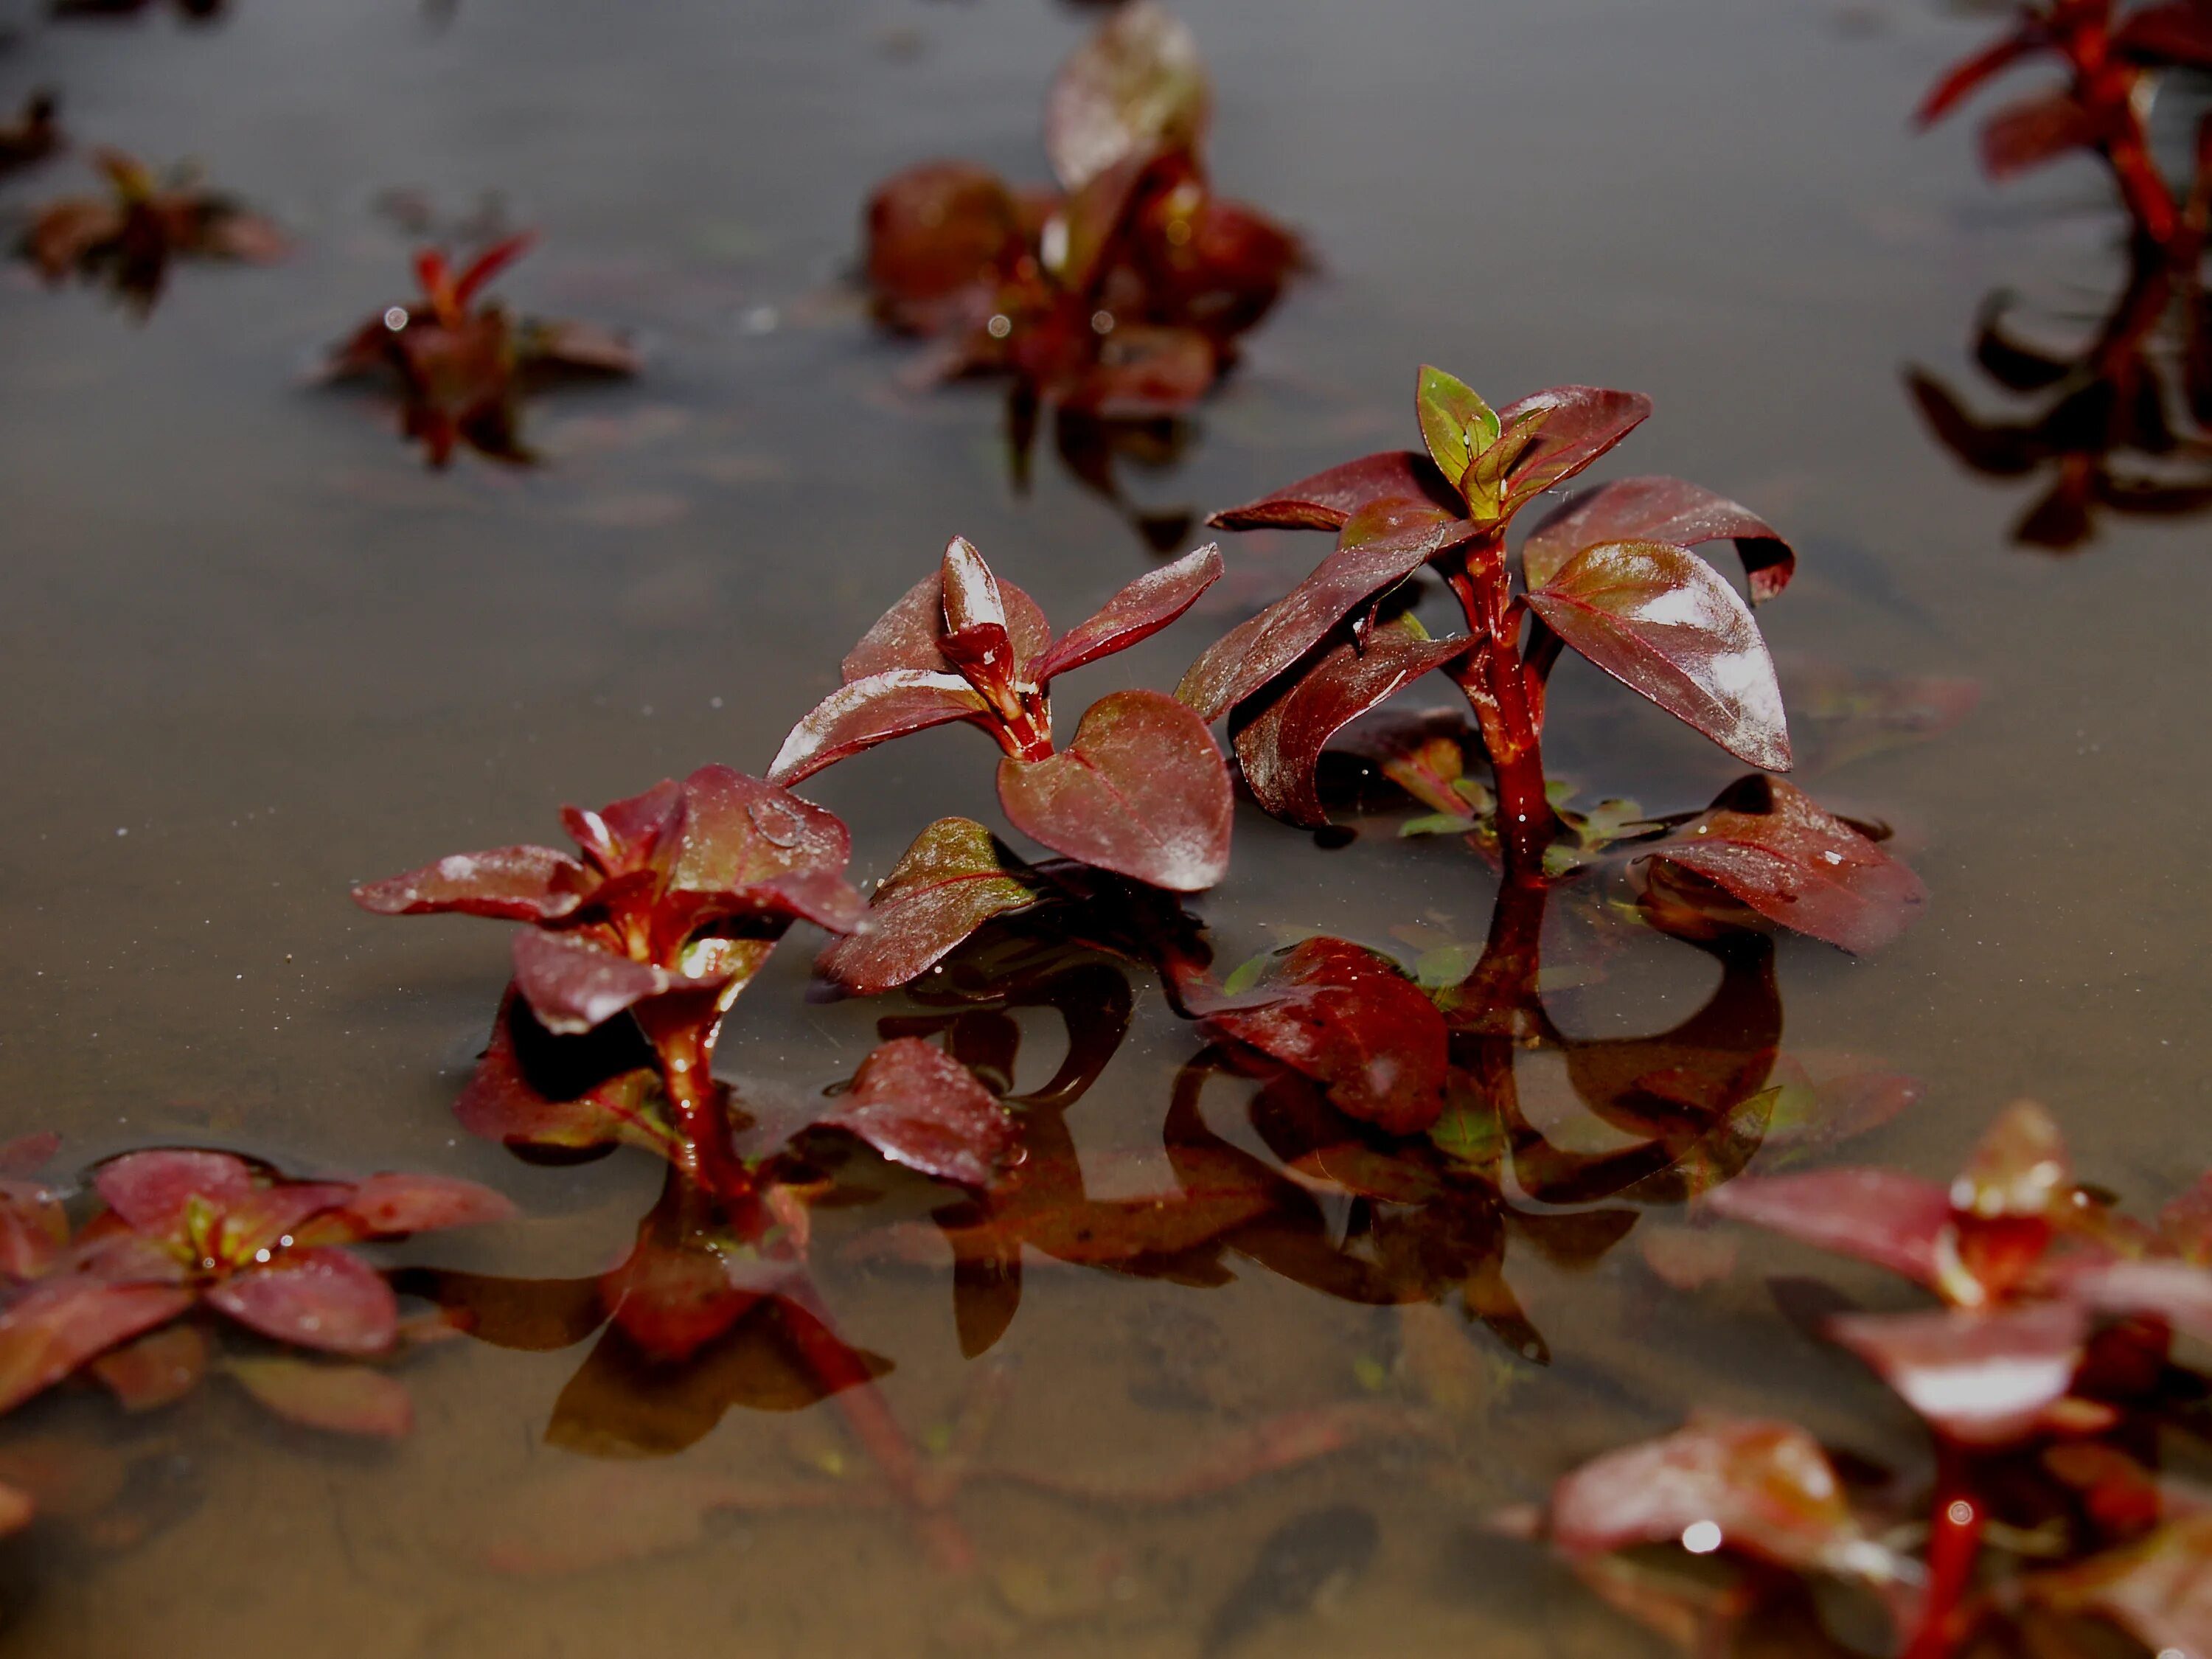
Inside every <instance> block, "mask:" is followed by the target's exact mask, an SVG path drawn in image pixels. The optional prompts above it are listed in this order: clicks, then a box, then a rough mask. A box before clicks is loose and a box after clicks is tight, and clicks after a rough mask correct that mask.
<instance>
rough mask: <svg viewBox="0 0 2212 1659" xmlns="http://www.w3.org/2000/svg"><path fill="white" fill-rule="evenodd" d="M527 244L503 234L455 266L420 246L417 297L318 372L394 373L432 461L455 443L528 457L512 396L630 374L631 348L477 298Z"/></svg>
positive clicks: (409, 420) (499, 455)
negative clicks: (561, 382) (549, 384)
mask: <svg viewBox="0 0 2212 1659" xmlns="http://www.w3.org/2000/svg"><path fill="white" fill-rule="evenodd" d="M530 242H531V238H530V237H529V236H527V235H522V236H511V237H508V238H507V240H504V241H501V242H497V243H495V244H494V245H493V246H490V247H489V248H487V249H485V250H484V251H483V252H482V253H479V254H478V255H477V257H476V258H474V259H472V260H471V261H470V262H469V263H468V264H466V265H465V266H464V267H462V269H461V270H459V271H454V270H452V269H451V268H450V267H449V266H448V265H447V262H446V256H445V255H444V254H443V253H442V252H439V251H438V250H437V249H435V248H425V249H424V250H423V251H422V252H420V253H418V254H416V256H415V273H416V280H417V282H418V283H420V285H421V288H422V294H421V296H420V297H419V298H417V299H416V300H415V301H411V302H410V303H409V304H407V305H404V306H392V307H389V308H387V309H386V310H385V311H383V312H380V313H378V314H377V315H376V316H374V317H372V318H370V319H368V321H367V322H365V323H363V324H362V325H361V327H360V328H359V329H358V330H356V331H355V332H354V334H353V336H352V337H350V338H349V339H348V340H347V341H345V342H344V343H343V344H342V345H339V346H338V347H337V348H336V349H334V350H333V351H332V352H331V356H330V359H329V361H328V362H326V363H325V365H324V368H323V374H324V377H325V379H326V380H333V381H336V380H356V379H359V378H361V377H363V376H366V375H371V374H387V373H388V374H390V375H391V376H392V378H394V379H395V380H398V383H399V389H400V394H401V397H402V398H403V399H404V404H403V408H404V427H405V431H406V434H407V435H408V436H409V437H410V438H417V439H420V440H421V441H422V446H423V448H424V450H425V452H426V453H427V454H428V457H429V461H430V465H433V466H443V465H446V464H447V462H448V461H449V460H451V459H453V449H454V447H455V445H457V444H460V443H466V444H467V445H469V447H471V448H473V449H475V450H476V451H477V453H480V454H483V455H487V456H489V457H490V458H491V459H494V460H500V461H517V462H523V461H528V460H530V459H532V456H531V453H530V452H529V450H528V449H526V448H525V447H523V443H522V438H521V431H520V427H521V418H522V414H521V402H522V398H523V394H524V393H525V392H526V391H528V390H529V389H530V388H531V387H532V386H533V385H536V384H542V383H544V382H546V381H549V380H558V379H561V378H563V377H574V376H578V375H583V376H594V377H604V376H608V375H629V374H635V373H636V372H637V356H636V354H635V352H634V351H632V350H631V349H630V348H629V343H628V342H626V341H624V340H623V339H622V338H621V337H618V336H617V335H613V334H610V333H607V332H606V331H604V330H601V329H598V328H594V327H592V325H589V324H587V323H577V322H568V321H565V320H546V319H539V318H524V319H520V320H517V319H513V318H512V317H510V316H509V315H508V314H507V309H506V307H503V306H501V305H499V304H497V303H496V302H491V303H486V304H483V305H479V304H477V295H478V293H479V292H480V291H481V290H482V289H483V286H484V284H485V283H489V281H490V280H491V279H492V278H493V277H494V276H497V275H498V274H499V273H500V272H501V270H505V269H506V268H507V266H508V265H509V264H513V262H514V261H515V260H516V259H517V258H520V257H521V255H522V254H523V252H525V251H526V250H527V249H528V247H529V246H530Z"/></svg>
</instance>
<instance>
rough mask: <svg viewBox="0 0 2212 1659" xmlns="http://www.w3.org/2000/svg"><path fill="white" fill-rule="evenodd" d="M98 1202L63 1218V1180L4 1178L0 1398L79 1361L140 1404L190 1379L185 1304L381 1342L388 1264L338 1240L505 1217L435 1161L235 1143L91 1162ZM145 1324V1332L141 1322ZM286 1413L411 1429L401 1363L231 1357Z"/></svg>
mask: <svg viewBox="0 0 2212 1659" xmlns="http://www.w3.org/2000/svg"><path fill="white" fill-rule="evenodd" d="M92 1187H93V1191H94V1194H95V1195H96V1196H97V1197H98V1199H99V1200H100V1204H101V1206H103V1207H101V1208H100V1211H99V1212H97V1213H96V1214H94V1215H93V1216H92V1217H91V1218H88V1220H87V1221H86V1222H85V1223H84V1225H82V1227H81V1228H78V1229H76V1231H75V1232H74V1234H72V1232H71V1231H70V1225H69V1218H68V1212H67V1208H66V1206H65V1202H64V1198H65V1195H64V1194H63V1193H62V1192H61V1191H60V1190H58V1189H57V1188H52V1187H48V1186H46V1185H44V1184H41V1183H34V1182H25V1181H22V1180H21V1179H14V1180H11V1181H10V1182H9V1183H8V1184H7V1186H6V1188H5V1189H4V1190H0V1222H4V1225H0V1240H4V1243H5V1245H6V1249H5V1252H4V1255H5V1259H4V1261H0V1273H4V1276H5V1278H6V1279H9V1280H11V1281H13V1282H12V1285H11V1287H10V1288H9V1289H8V1290H7V1291H5V1292H4V1295H0V1412H4V1411H9V1410H12V1409H13V1408H15V1407H17V1406H20V1405H21V1404H22V1403H23V1402H24V1401H27V1400H28V1399H30V1398H31V1397H32V1396H33V1395H37V1394H40V1393H41V1392H43V1391H44V1390H45V1389H48V1388H51V1387H52V1386H53V1385H54V1384H55V1383H59V1382H60V1381H62V1380H63V1379H64V1378H65V1377H68V1376H72V1375H74V1374H75V1373H76V1372H78V1371H80V1370H87V1369H89V1370H92V1371H93V1373H94V1375H96V1376H98V1377H99V1379H100V1381H101V1382H102V1383H106V1385H107V1386H108V1387H109V1388H110V1389H112V1390H113V1391H114V1392H115V1394H116V1395H118V1397H119V1398H120V1399H122V1400H123V1401H124V1402H125V1404H126V1405H128V1406H131V1407H133V1408H134V1409H143V1408H145V1407H149V1406H153V1405H158V1404H163V1403H166V1402H167V1401H169V1400H171V1399H173V1398H175V1397H177V1396H178V1395H180V1394H182V1393H184V1392H185V1391H187V1390H189V1389H191V1387H192V1386H193V1384H194V1383H197V1380H198V1378H199V1376H201V1374H202V1373H203V1372H204V1370H207V1369H208V1367H209V1364H210V1360H209V1357H208V1350H207V1346H206V1342H205V1340H204V1337H203V1336H202V1334H201V1333H200V1332H199V1331H198V1329H197V1328H194V1327H191V1326H179V1325H177V1324H175V1323H174V1322H175V1321H177V1320H178V1319H179V1317H180V1316H183V1315H185V1314H187V1313H190V1312H191V1311H192V1310H195V1309H202V1310H206V1311H207V1312H209V1313H211V1314H216V1315H220V1316H222V1318H223V1319H224V1320H226V1321H228V1322H230V1323H232V1324H234V1325H236V1326H240V1327H243V1328H246V1329H247V1330H250V1331H252V1332H253V1333H255V1334H258V1335H260V1336H262V1337H265V1338H268V1339H270V1340H272V1341H275V1342H277V1343H281V1344H283V1345H285V1346H288V1347H292V1348H304V1349H307V1350H311V1351H313V1352H318V1353H321V1354H324V1355H328V1356H336V1357H339V1358H345V1359H349V1360H358V1359H362V1358H375V1357H379V1356H384V1355H388V1354H391V1353H392V1352H394V1351H395V1350H396V1349H397V1348H398V1346H400V1345H401V1344H402V1342H403V1340H404V1338H405V1336H406V1332H405V1330H404V1327H403V1324H402V1322H401V1320H400V1317H399V1308H398V1299H397V1297H395V1296H394V1294H393V1292H392V1287H391V1285H389V1284H388V1283H386V1279H385V1278H384V1275H383V1274H382V1273H380V1272H379V1271H377V1270H376V1269H375V1268H374V1267H370V1266H369V1265H368V1263H367V1262H365V1261H362V1260H361V1259H360V1258H359V1257H358V1256H356V1255H353V1254H352V1253H351V1252H349V1250H347V1249H344V1248H343V1246H345V1245H348V1244H354V1243H362V1242H363V1241H367V1240H372V1239H385V1238H398V1237H405V1236H407V1235H410V1234H413V1233H419V1232H428V1231H435V1230H438V1229H441V1228H446V1227H458V1226H465V1225H474V1224H477V1223H481V1222H487V1221H497V1220H502V1219H505V1218H507V1217H508V1216H509V1215H511V1214H512V1213H513V1209H512V1206H509V1205H508V1203H507V1200H505V1199H503V1198H501V1196H500V1195H499V1194H496V1193H493V1192H490V1191H489V1190H487V1189H486V1188H482V1187H479V1186H477V1185H475V1184H473V1183H472V1182H465V1181H456V1180H453V1179H451V1178H449V1177H446V1176H410V1175H380V1176H370V1177H369V1178H368V1179H367V1180H365V1181H357V1182H356V1181H293V1180H287V1179H284V1178H282V1177H280V1176H275V1175H273V1174H271V1173H270V1171H268V1170H266V1169H264V1168H263V1167H262V1166H259V1165H257V1164H251V1163H249V1162H247V1161H246V1159H244V1158H238V1157H234V1156H233V1155H232V1154H230V1153H228V1152H198V1151H158V1152H131V1153H127V1154H125V1156H123V1157H121V1158H115V1159H112V1160H111V1161H109V1162H108V1163H106V1164H102V1165H101V1166H100V1169H99V1170H97V1171H96V1172H95V1173H94V1177H93V1182H92ZM149 1333H150V1334H149ZM224 1368H225V1369H226V1370H228V1371H229V1372H230V1373H231V1374H232V1375H233V1376H234V1377H235V1378H236V1379H237V1380H238V1381H239V1382H240V1383H241V1384H242V1385H243V1386H244V1387H245V1388H246V1389H247V1391H248V1392H249V1393H251V1394H252V1395H254V1396H255V1397H256V1398H258V1399H259V1400H261V1401H263V1402H264V1404H266V1405H269V1406H270V1407H271V1408H272V1409H275V1410H276V1411H279V1412H281V1413H284V1414H285V1415H287V1416H290V1417H293V1418H295V1419H300V1420H303V1421H307V1422H310V1423H313V1424H315V1425H319V1426H322V1427H327V1428H333V1429H341V1430H349V1431H356V1432H366V1433H377V1434H392V1433H404V1431H405V1429H406V1426H407V1423H408V1420H409V1415H410V1409H409V1407H408V1403H407V1396H406V1393H405V1390H404V1388H403V1387H402V1386H401V1385H400V1384H399V1383H398V1382H396V1381H395V1380H394V1379H392V1378H390V1377H387V1376H383V1375H382V1374H380V1373H379V1372H375V1371H369V1370H362V1369H361V1368H360V1367H358V1366H348V1365H331V1364H313V1363H309V1362H307V1361H303V1360H301V1359H298V1358H292V1357H290V1356H285V1355H262V1356H251V1355H249V1356H243V1357H239V1358H233V1359H230V1360H228V1361H227V1362H226V1363H225V1367H224Z"/></svg>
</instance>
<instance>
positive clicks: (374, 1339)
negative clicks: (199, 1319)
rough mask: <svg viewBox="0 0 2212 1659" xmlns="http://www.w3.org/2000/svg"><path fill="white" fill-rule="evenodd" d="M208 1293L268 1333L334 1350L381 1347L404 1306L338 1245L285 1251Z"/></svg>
mask: <svg viewBox="0 0 2212 1659" xmlns="http://www.w3.org/2000/svg"><path fill="white" fill-rule="evenodd" d="M206 1299H207V1304H208V1305H209V1306H210V1307H211V1308H215V1309H217V1310H220V1311H222V1312H223V1313H226V1314H228V1315H229V1316H231V1317H232V1318H233V1319H235V1320H236V1321H238V1322H239V1323H240V1324H241V1325H245V1326H247V1327H249V1328H252V1329H253V1330H257V1331H258V1332H260V1333H261V1334H263V1335H264V1336H270V1337H274V1338H275V1339H276V1340H277V1341H279V1342H290V1343H294V1344H295V1345H297V1346H300V1347H303V1348H322V1349H326V1350H328V1351H329V1352H332V1353H353V1354H368V1353H382V1352H384V1351H385V1350H386V1349H387V1348H389V1347H390V1346H392V1339H393V1338H394V1337H395V1336H396V1335H398V1329H399V1304H398V1299H397V1298H396V1297H393V1295H392V1287H391V1286H390V1285H387V1284H386V1283H385V1282H384V1276H383V1275H382V1274H381V1273H378V1272H377V1271H376V1270H375V1269H374V1267H370V1266H369V1265H368V1263H367V1262H365V1261H362V1260H360V1259H359V1258H358V1257H356V1256H353V1255H348V1254H347V1253H346V1252H345V1251H343V1250H339V1249H295V1250H287V1251H285V1252H284V1253H283V1254H282V1255H278V1256H277V1257H276V1258H275V1260H273V1261H270V1264H269V1265H268V1266H267V1267H253V1268H249V1269H247V1270H246V1271H245V1272H242V1273H234V1274H233V1275H232V1276H231V1277H230V1278H228V1279H225V1280H223V1281H222V1283H221V1284H219V1285H216V1286H215V1287H214V1288H213V1289H211V1290H210V1291H208V1292H207V1293H206Z"/></svg>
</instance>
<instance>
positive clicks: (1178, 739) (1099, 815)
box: [999, 690, 1233, 893]
mask: <svg viewBox="0 0 2212 1659" xmlns="http://www.w3.org/2000/svg"><path fill="white" fill-rule="evenodd" d="M999 804H1000V806H1001V807H1003V808H1004V809H1005V811H1006V817H1007V818H1008V819H1009V820H1010V821H1011V822H1012V824H1013V826H1014V827H1015V828H1016V829H1019V830H1020V831H1021V832H1022V833H1023V834H1024V835H1025V836H1030V837H1031V838H1032V839H1034V840H1036V841H1039V842H1042V843H1043V844H1044V845H1045V846H1047V847H1049V848H1052V850H1053V851H1054V852H1055V853H1061V854H1066V856H1067V857H1069V858H1072V859H1077V860H1081V861H1082V862H1083V863H1085V864H1088V865H1091V866H1093V867H1094V868H1096V869H1100V870H1111V871H1113V872H1115V874H1117V875H1124V876H1133V877H1134V878H1136V879H1138V880H1139V881H1143V882H1149V883H1151V884H1152V885H1153V886H1155V887H1164V888H1166V889H1167V890H1169V891H1170V892H1177V893H1195V892H1199V891H1201V890H1204V889H1206V888H1208V887H1211V886H1212V885H1213V884H1214V883H1215V882H1217V881H1219V880H1220V879H1221V878H1222V876H1223V874H1224V873H1225V872H1226V871H1227V870H1228V867H1229V824H1230V817H1231V808H1232V805H1233V803H1232V801H1231V795H1230V788H1229V769H1228V768H1227V767H1226V766H1225V764H1224V763H1223V762H1222V758H1221V751H1220V750H1218V749H1217V748H1216V747H1215V746H1214V743H1213V736H1212V733H1211V732H1208V731H1207V730H1206V723H1205V721H1203V720H1200V718H1199V717H1198V716H1197V715H1196V714H1193V713H1192V712H1191V711H1190V710H1189V709H1188V708H1185V707H1184V706H1183V705H1182V703H1179V702H1176V700H1175V699H1174V698H1173V697H1170V696H1163V695H1162V694H1160V693H1159V692H1157V691H1141V690H1138V691H1117V692H1115V693H1114V694H1112V695H1111V696H1104V697H1101V698H1100V699H1099V700H1098V701H1097V702H1095V703H1093V704H1091V707H1090V708H1089V709H1088V710H1086V711H1085V714H1084V716H1083V719H1082V720H1081V722H1080V723H1079V724H1078V726H1076V728H1075V741H1074V742H1073V744H1070V745H1069V746H1068V747H1067V748H1066V749H1063V750H1060V752H1059V753H1058V754H1056V755H1054V756H1052V757H1049V758H1048V759H1045V760H1041V761H1022V760H1018V759H1016V758H1015V757H1012V756H1011V755H1009V756H1008V757H1006V759H1004V760H1002V761H1000V763H999Z"/></svg>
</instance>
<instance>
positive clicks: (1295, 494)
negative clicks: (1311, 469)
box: [1206, 449, 1465, 530]
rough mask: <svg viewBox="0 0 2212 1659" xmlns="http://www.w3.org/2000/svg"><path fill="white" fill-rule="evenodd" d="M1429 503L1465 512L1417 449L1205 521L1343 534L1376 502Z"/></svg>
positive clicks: (1390, 453) (1370, 459)
mask: <svg viewBox="0 0 2212 1659" xmlns="http://www.w3.org/2000/svg"><path fill="white" fill-rule="evenodd" d="M1405 500H1414V501H1427V502H1428V503H1429V504H1430V505H1431V507H1436V508H1437V509H1438V510H1439V511H1441V512H1445V513H1459V512H1462V511H1464V510H1465V504H1464V503H1463V502H1462V501H1461V500H1460V497H1459V491H1458V489H1457V488H1456V487H1455V484H1454V483H1453V482H1452V481H1451V480H1450V479H1448V478H1446V477H1444V475H1443V473H1442V472H1440V471H1437V464H1436V463H1435V462H1434V461H1432V460H1431V459H1429V458H1428V457H1427V456H1426V455H1424V454H1422V453H1420V452H1419V451H1418V450H1413V449H1389V450H1384V451H1383V452H1382V453H1379V454H1375V455H1363V456H1362V457H1360V459H1358V460H1356V461H1346V462H1345V463H1344V465H1341V466H1333V467H1330V468H1329V469H1328V471H1326V472H1316V473H1315V474H1314V475H1313V477H1310V478H1301V479H1300V480H1299V481H1298V482H1297V483H1294V484H1291V486H1289V487H1288V488H1287V489H1279V490H1277V491H1275V492H1274V493H1273V495H1262V496H1261V497H1260V499H1259V500H1258V501H1247V502H1246V503H1245V504H1244V505H1243V506H1242V507H1225V508H1224V509H1223V510H1222V511H1220V512H1218V513H1215V514H1214V515H1213V516H1212V518H1210V519H1208V520H1206V523H1208V524H1209V525H1212V526H1213V527H1214V528H1215V529H1216V530H1341V529H1342V528H1344V526H1345V524H1346V521H1347V520H1350V519H1351V517H1352V514H1354V513H1358V512H1359V511H1360V510H1361V509H1362V508H1364V507H1371V506H1372V505H1374V504H1375V503H1376V501H1405Z"/></svg>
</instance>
